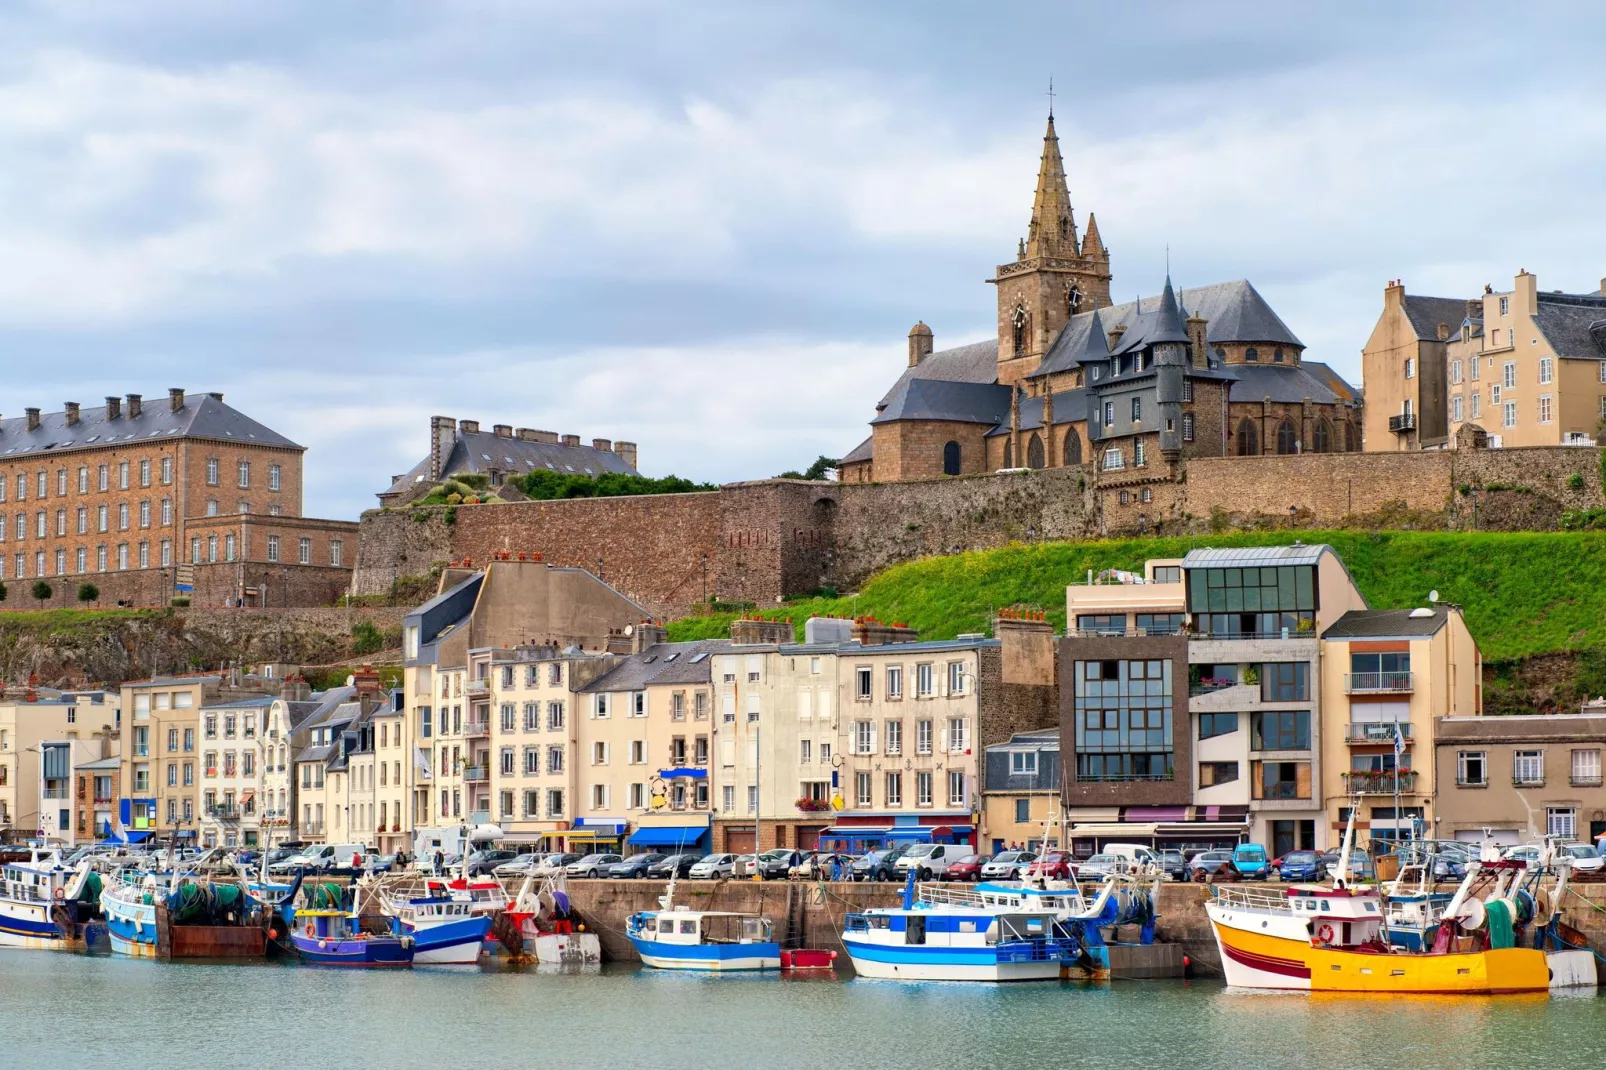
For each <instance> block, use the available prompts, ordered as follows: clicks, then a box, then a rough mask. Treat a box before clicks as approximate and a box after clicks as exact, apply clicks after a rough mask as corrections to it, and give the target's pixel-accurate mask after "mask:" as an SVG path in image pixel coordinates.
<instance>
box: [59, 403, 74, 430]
mask: <svg viewBox="0 0 1606 1070" xmlns="http://www.w3.org/2000/svg"><path fill="white" fill-rule="evenodd" d="M62 407H63V408H64V409H66V410H67V426H68V427H77V426H78V402H76V401H68V402H63V404H62Z"/></svg>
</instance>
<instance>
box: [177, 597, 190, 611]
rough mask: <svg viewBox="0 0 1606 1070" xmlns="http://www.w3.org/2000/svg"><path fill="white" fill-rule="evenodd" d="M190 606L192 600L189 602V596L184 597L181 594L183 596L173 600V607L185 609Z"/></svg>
mask: <svg viewBox="0 0 1606 1070" xmlns="http://www.w3.org/2000/svg"><path fill="white" fill-rule="evenodd" d="M189 604H190V600H189V597H188V596H187V595H182V594H181V595H178V596H176V597H175V598H174V599H173V605H175V606H177V607H178V608H179V609H183V608H185V607H186V606H188V605H189Z"/></svg>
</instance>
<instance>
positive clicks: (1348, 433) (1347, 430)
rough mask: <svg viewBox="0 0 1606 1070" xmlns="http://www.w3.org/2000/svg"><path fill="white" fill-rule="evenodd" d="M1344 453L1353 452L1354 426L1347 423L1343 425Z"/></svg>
mask: <svg viewBox="0 0 1606 1070" xmlns="http://www.w3.org/2000/svg"><path fill="white" fill-rule="evenodd" d="M1344 452H1345V453H1354V452H1355V425H1354V424H1352V423H1348V422H1346V423H1345V424H1344Z"/></svg>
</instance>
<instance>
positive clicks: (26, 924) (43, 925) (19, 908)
mask: <svg viewBox="0 0 1606 1070" xmlns="http://www.w3.org/2000/svg"><path fill="white" fill-rule="evenodd" d="M0 947H14V948H25V949H27V950H29V951H66V950H70V949H71V948H72V947H73V941H71V940H68V939H66V938H65V937H64V936H63V935H62V932H61V928H60V927H59V926H58V925H57V924H56V923H55V921H54V920H53V919H52V918H51V917H50V904H48V903H35V902H26V901H22V900H17V899H0Z"/></svg>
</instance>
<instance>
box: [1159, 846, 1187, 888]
mask: <svg viewBox="0 0 1606 1070" xmlns="http://www.w3.org/2000/svg"><path fill="white" fill-rule="evenodd" d="M1160 868H1161V869H1162V870H1163V871H1164V872H1165V875H1166V877H1167V878H1169V879H1170V880H1174V881H1185V880H1187V879H1188V859H1187V856H1185V855H1184V854H1183V853H1182V852H1181V851H1161V852H1160Z"/></svg>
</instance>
